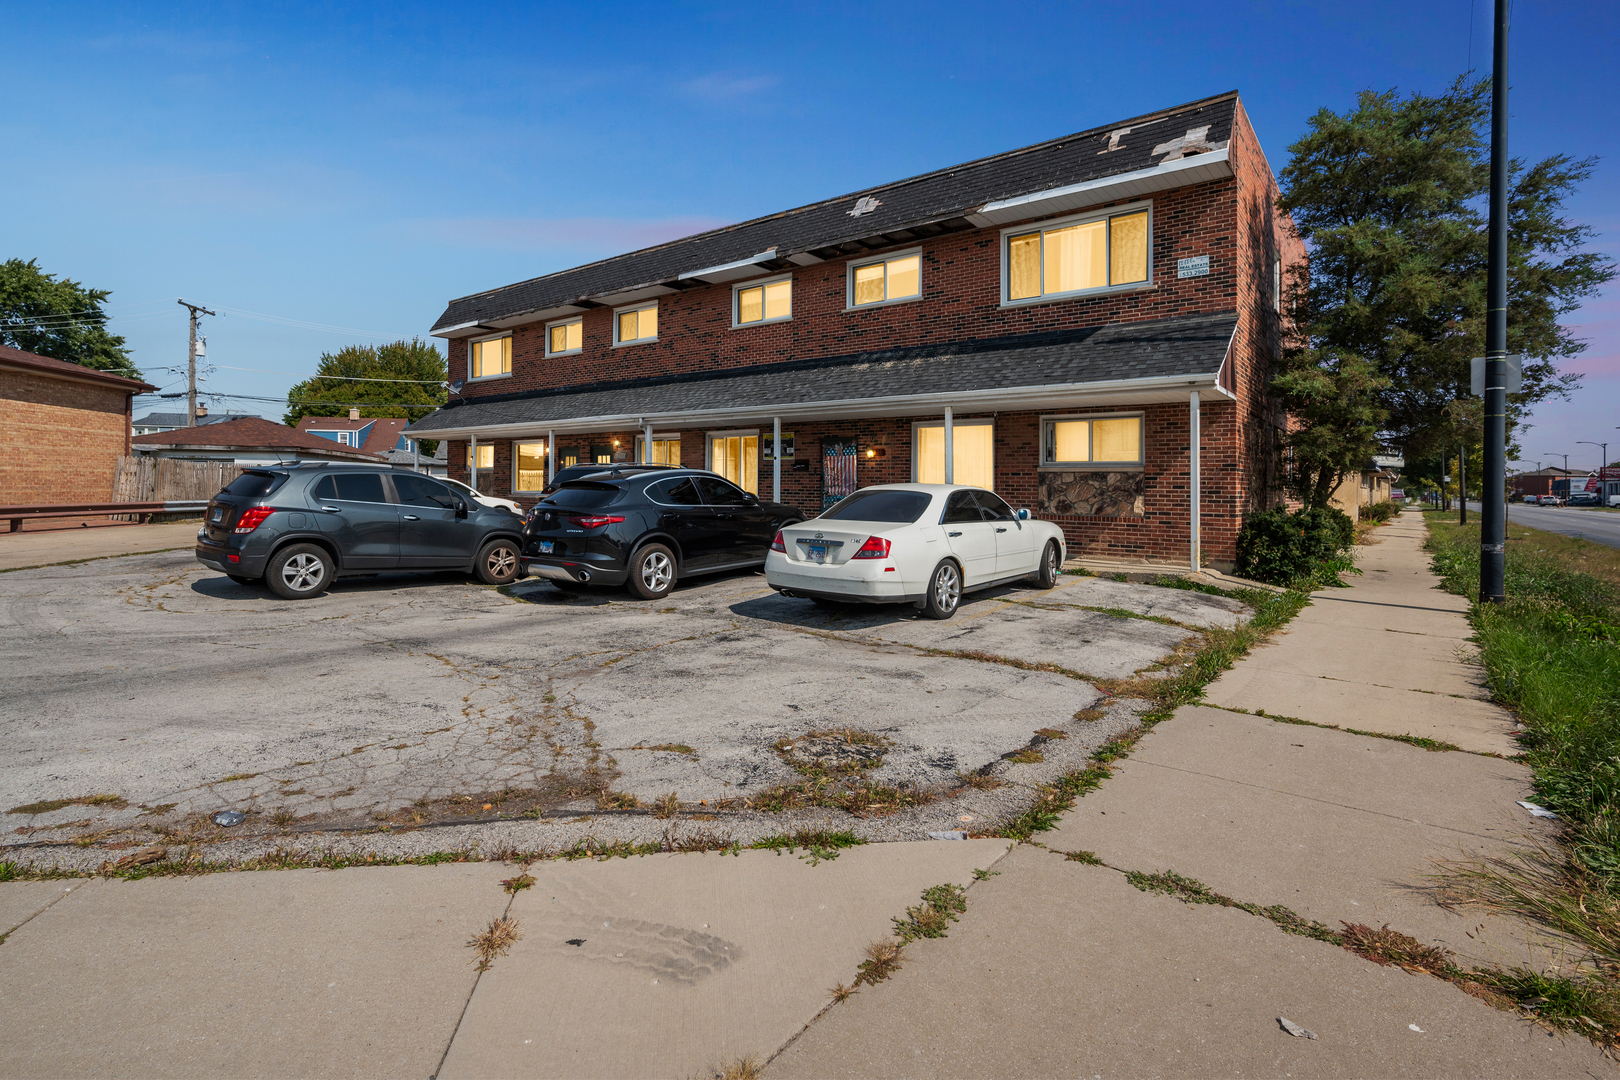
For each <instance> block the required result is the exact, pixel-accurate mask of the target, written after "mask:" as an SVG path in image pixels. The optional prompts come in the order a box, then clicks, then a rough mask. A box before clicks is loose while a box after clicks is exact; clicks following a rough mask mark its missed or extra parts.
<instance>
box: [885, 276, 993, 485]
mask: <svg viewBox="0 0 1620 1080" xmlns="http://www.w3.org/2000/svg"><path fill="white" fill-rule="evenodd" d="M874 306H875V305H874ZM944 426H945V421H944V420H943V419H940V420H913V421H912V422H911V482H912V483H913V484H920V483H922V481H921V480H918V479H917V446H918V443H919V441H920V440H919V439H918V438H917V432H918V430H919V429H921V428H930V427H937V428H944ZM995 426H996V419H995V417H993V416H991V417H986V418H984V419H982V420H952V421H951V431H952V433H954V432H955V431H956V429H957V428H964V427H987V428H990V429H991V431H990V479H991V481H992V482H994V480H995V476H996V439H995ZM951 449H952V450H953V451H954V450H955V449H956V444H955V440H954V439H953V440H952V442H951ZM952 471H953V472H954V470H952ZM956 482H957V483H961V481H959V480H958V481H956ZM988 490H990V491H994V490H995V488H994V487H992V488H989V489H988Z"/></svg>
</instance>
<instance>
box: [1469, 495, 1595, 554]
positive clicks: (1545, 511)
mask: <svg viewBox="0 0 1620 1080" xmlns="http://www.w3.org/2000/svg"><path fill="white" fill-rule="evenodd" d="M1478 509H1479V503H1477V502H1471V503H1469V504H1468V511H1469V513H1473V512H1475V511H1477V510H1478ZM1508 520H1509V521H1516V522H1518V523H1519V524H1520V525H1528V526H1530V528H1532V529H1545V530H1546V531H1547V532H1555V533H1559V534H1560V535H1562V536H1573V537H1576V538H1577V539H1580V540H1590V541H1592V542H1593V543H1596V544H1607V545H1608V546H1609V547H1612V548H1620V514H1611V513H1609V512H1608V511H1607V510H1598V509H1586V508H1583V507H1577V506H1531V505H1530V504H1529V503H1516V502H1510V503H1508Z"/></svg>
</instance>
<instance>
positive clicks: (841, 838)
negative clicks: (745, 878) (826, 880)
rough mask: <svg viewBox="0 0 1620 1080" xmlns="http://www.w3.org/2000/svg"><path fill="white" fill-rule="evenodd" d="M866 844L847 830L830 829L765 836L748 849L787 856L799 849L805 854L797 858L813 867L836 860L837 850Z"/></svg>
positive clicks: (801, 830)
mask: <svg viewBox="0 0 1620 1080" xmlns="http://www.w3.org/2000/svg"><path fill="white" fill-rule="evenodd" d="M865 843H867V841H866V840H863V839H862V838H861V837H859V836H856V835H855V834H854V833H852V832H849V831H848V830H831V829H800V830H798V831H797V832H793V833H781V834H779V835H776V836H767V837H765V838H764V839H763V840H755V841H754V842H753V843H752V844H749V845H748V846H749V848H751V849H753V850H756V851H775V852H777V853H781V852H784V851H785V852H787V853H788V854H789V855H791V854H793V852H794V851H796V850H798V849H799V848H803V849H804V851H805V854H803V855H800V856H799V858H801V859H804V860H806V861H808V862H809V863H810V865H811V866H815V865H817V864H818V863H820V862H822V861H823V860H827V861H831V860H833V859H836V858H838V853H839V850H840V849H842V848H847V847H858V846H860V845H861V844H865Z"/></svg>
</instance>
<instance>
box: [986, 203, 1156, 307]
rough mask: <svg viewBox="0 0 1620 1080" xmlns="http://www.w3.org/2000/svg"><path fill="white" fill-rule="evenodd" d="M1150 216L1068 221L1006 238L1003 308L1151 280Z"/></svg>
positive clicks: (1132, 213)
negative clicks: (1149, 261) (1009, 304)
mask: <svg viewBox="0 0 1620 1080" xmlns="http://www.w3.org/2000/svg"><path fill="white" fill-rule="evenodd" d="M1151 224H1152V223H1151V222H1150V221H1149V212H1148V211H1147V210H1146V209H1136V208H1133V209H1131V210H1129V211H1127V212H1126V213H1123V214H1121V213H1112V214H1094V215H1088V216H1086V217H1084V218H1079V219H1076V218H1065V219H1063V220H1061V221H1055V222H1050V223H1048V224H1046V225H1043V226H1041V227H1040V228H1037V229H1024V230H1019V229H1008V230H1006V231H1005V232H1004V233H1002V237H1003V241H1002V242H1003V243H1005V244H1006V245H1007V247H1006V250H1005V252H1003V258H1002V267H1003V274H1004V278H1005V292H1004V294H1003V297H1002V301H1003V303H1012V304H1015V303H1019V302H1025V301H1033V300H1046V299H1052V298H1055V297H1062V296H1070V295H1073V294H1075V293H1082V292H1090V291H1093V290H1096V289H1109V288H1115V287H1118V286H1121V285H1135V284H1139V283H1142V282H1145V281H1147V280H1149V277H1150V274H1149V270H1150V267H1149V265H1148V252H1149V250H1150V249H1151V246H1152V245H1151V244H1150V243H1149V235H1148V234H1149V232H1150V231H1151Z"/></svg>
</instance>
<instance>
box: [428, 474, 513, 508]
mask: <svg viewBox="0 0 1620 1080" xmlns="http://www.w3.org/2000/svg"><path fill="white" fill-rule="evenodd" d="M434 479H435V480H437V481H439V483H441V484H449V485H450V486H451V487H453V488H455V489H456V490H457V491H459V492H461V493H462V494H463V495H465V496H467V497H468V498H470V499H476V500H477V501H478V502H480V503H482V504H483V505H484V506H498V507H500V508H502V509H504V510H510V511H512V513H514V514H516V515H517V516H518V517H522V516H523V507H521V506H519V505H518V504H517V503H515V502H513V501H512V500H511V499H502V498H500V497H499V496H496V495H485V494H484V493H483V492H482V491H478V490H477V489H475V488H470V487H468V486H467V485H466V484H463V483H462V482H461V481H460V480H452V479H450V478H449V477H448V476H436V477H434Z"/></svg>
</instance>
